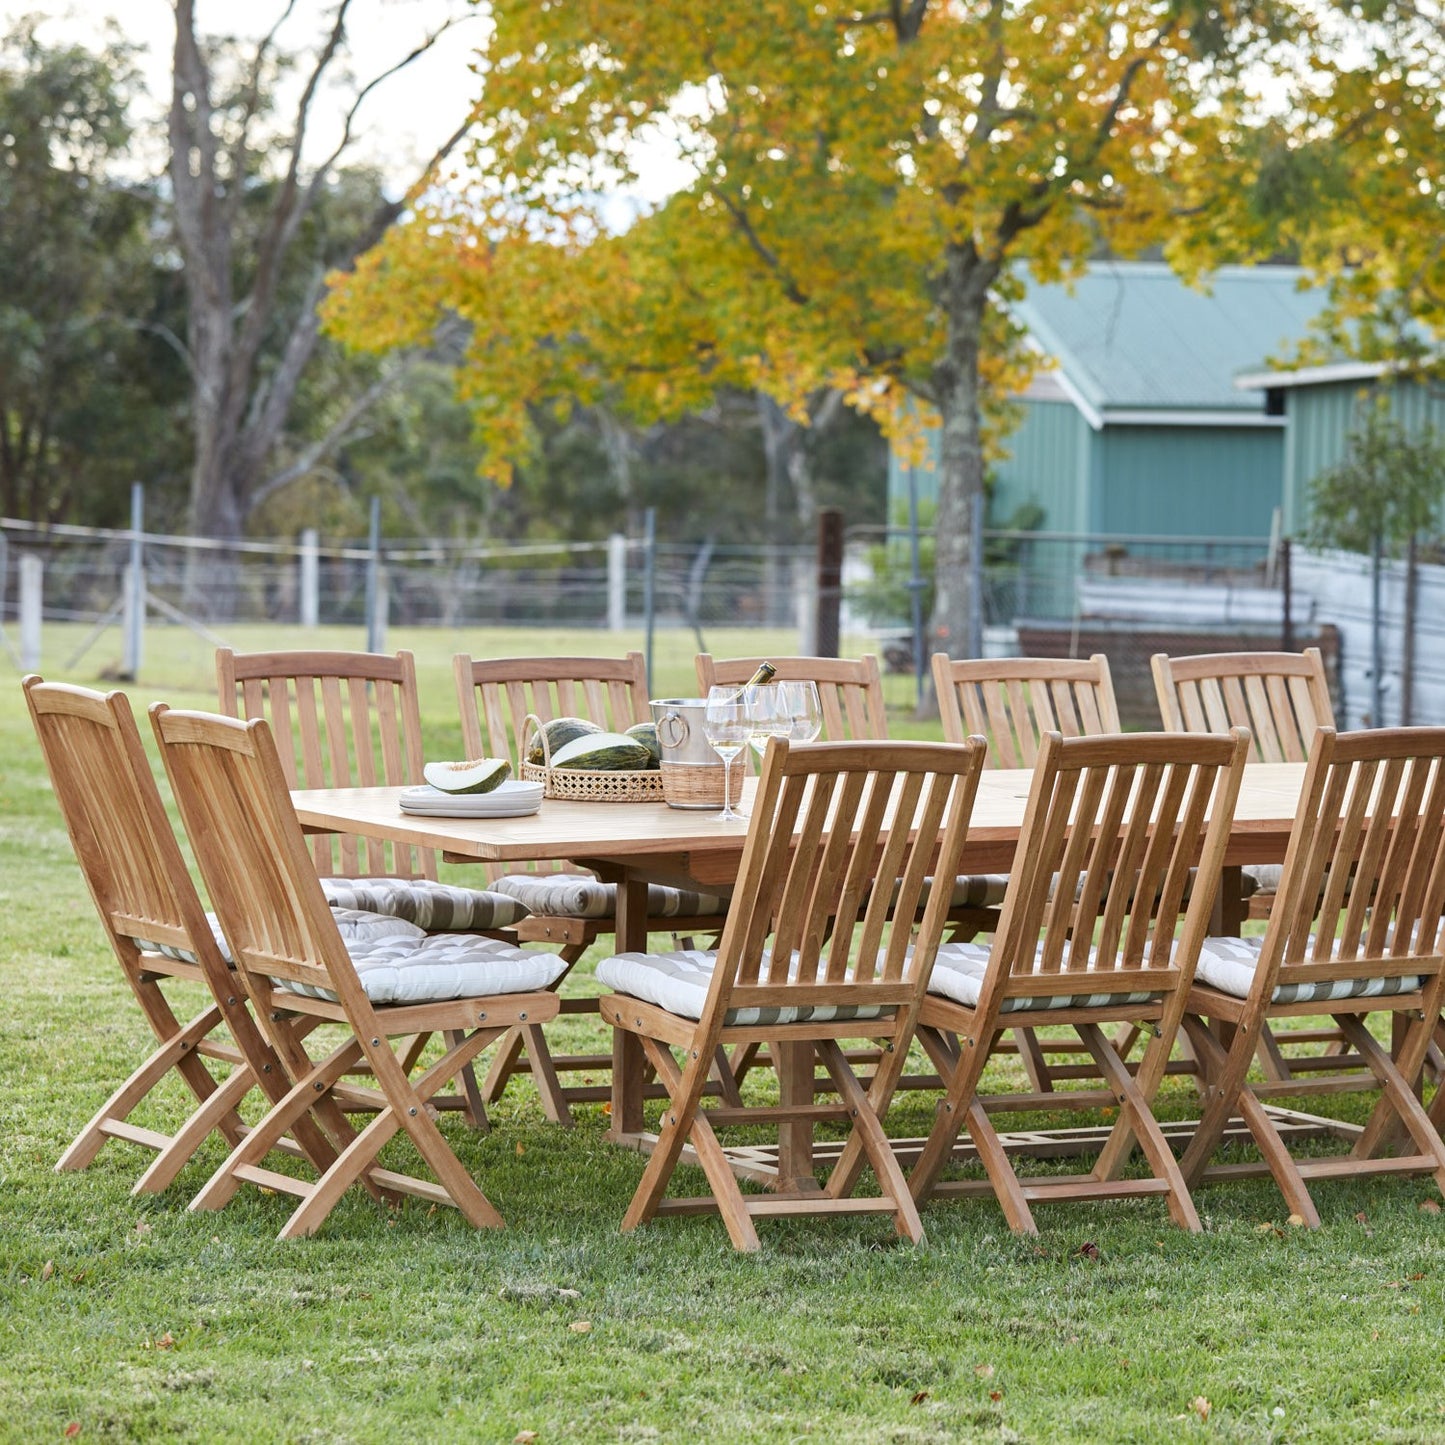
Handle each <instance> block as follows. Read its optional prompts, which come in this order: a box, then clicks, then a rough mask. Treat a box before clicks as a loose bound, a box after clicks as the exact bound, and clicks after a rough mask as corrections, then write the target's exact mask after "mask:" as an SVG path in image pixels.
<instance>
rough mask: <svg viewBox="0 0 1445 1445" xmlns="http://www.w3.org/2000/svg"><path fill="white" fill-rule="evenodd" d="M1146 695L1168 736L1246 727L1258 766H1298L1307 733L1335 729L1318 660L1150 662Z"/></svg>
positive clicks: (1309, 651)
mask: <svg viewBox="0 0 1445 1445" xmlns="http://www.w3.org/2000/svg"><path fill="white" fill-rule="evenodd" d="M1152 666H1153V669H1154V691H1155V692H1156V693H1157V694H1158V697H1159V711H1160V713H1161V714H1162V716H1163V718H1164V726H1165V727H1166V728H1167V729H1168V730H1169V731H1170V732H1184V733H1209V732H1214V733H1217V732H1224V731H1226V730H1227V729H1229V728H1232V727H1246V728H1248V729H1249V730H1250V733H1251V735H1252V736H1253V738H1254V756H1255V760H1256V761H1257V762H1262V763H1299V762H1303V761H1304V760H1305V758H1306V757H1308V756H1309V750H1310V743H1311V741H1312V739H1313V738H1314V735H1315V730H1316V729H1317V728H1321V727H1333V726H1334V725H1335V715H1334V709H1333V708H1332V707H1331V705H1330V689H1329V684H1328V682H1327V681H1326V679H1325V664H1324V659H1323V658H1322V657H1321V656H1320V650H1319V648H1317V647H1307V648H1305V650H1304V651H1303V652H1211V653H1202V654H1200V655H1199V656H1196V657H1168V656H1166V655H1165V654H1164V653H1162V652H1160V653H1156V654H1155V656H1154V658H1153V659H1152Z"/></svg>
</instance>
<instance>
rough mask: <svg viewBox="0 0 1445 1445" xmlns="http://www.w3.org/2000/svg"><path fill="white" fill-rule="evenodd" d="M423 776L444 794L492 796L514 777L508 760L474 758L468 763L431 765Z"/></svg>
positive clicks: (424, 771) (424, 770)
mask: <svg viewBox="0 0 1445 1445" xmlns="http://www.w3.org/2000/svg"><path fill="white" fill-rule="evenodd" d="M422 776H423V777H424V778H425V779H426V780H427V782H429V783H430V784H431V785H432V787H434V788H436V789H438V790H439V791H441V792H443V793H490V792H491V791H492V790H493V789H494V788H500V787H501V786H502V784H503V783H505V782H506V781H507V779H508V778H510V777H511V776H512V765H511V763H509V762H508V761H507V759H506V758H473V759H471V761H470V762H465V763H428V764H427V765H426V767H425V768H423V769H422Z"/></svg>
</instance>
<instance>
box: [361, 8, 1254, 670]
mask: <svg viewBox="0 0 1445 1445" xmlns="http://www.w3.org/2000/svg"><path fill="white" fill-rule="evenodd" d="M493 16H494V21H495V31H494V35H493V37H492V41H491V45H490V50H489V54H488V56H487V57H486V59H485V61H484V63H483V65H482V69H483V72H484V76H485V84H486V92H485V111H486V115H487V117H488V123H487V124H486V125H485V126H484V128H483V131H482V133H481V138H480V141H479V144H478V149H477V151H476V159H477V161H478V164H479V165H480V166H481V167H482V169H483V171H484V173H485V174H484V182H485V187H484V189H483V190H481V191H480V192H479V193H478V194H477V195H476V196H473V197H471V198H469V201H470V204H465V205H464V204H454V205H451V206H449V207H447V208H444V209H439V210H437V211H436V212H434V213H431V214H427V215H425V216H424V217H423V224H421V225H419V226H417V227H408V228H406V229H407V230H408V231H410V232H412V233H413V234H412V235H409V236H407V237H401V236H397V237H396V238H395V239H394V241H393V242H391V243H390V244H389V245H388V247H387V248H386V249H385V251H384V253H383V255H382V256H381V257H378V258H374V260H373V262H372V263H371V265H370V266H369V267H368V269H367V273H366V277H365V279H364V280H362V281H359V282H358V285H357V286H356V287H353V288H349V289H351V290H352V291H353V292H357V291H365V292H366V293H367V294H366V296H365V298H363V297H362V296H360V295H356V294H353V295H352V296H351V297H350V298H348V299H346V300H341V301H338V303H337V305H338V324H339V325H340V326H342V327H343V329H344V330H345V331H346V334H348V335H349V336H350V337H352V338H358V337H365V336H367V335H368V333H370V339H371V342H372V344H395V342H396V341H397V340H399V339H400V338H401V337H404V336H408V335H410V336H411V337H412V338H413V339H414V337H415V335H416V331H415V329H414V328H416V327H418V326H425V325H426V324H428V323H429V319H430V318H431V317H432V316H434V315H435V314H436V310H435V308H437V307H442V306H452V307H455V308H457V309H458V310H459V311H461V312H462V314H463V315H465V316H467V317H468V319H470V320H472V321H473V323H474V325H475V328H476V329H475V340H474V346H473V349H472V351H471V352H470V353H469V355H468V358H467V371H468V380H467V387H468V390H469V393H470V395H471V396H472V398H473V401H474V404H475V406H476V408H477V411H478V414H479V419H480V424H481V426H482V428H483V430H484V431H485V432H486V433H487V435H488V436H489V437H490V439H491V442H492V448H493V456H492V465H493V466H494V467H496V468H497V469H498V470H500V471H504V470H505V467H506V465H507V462H508V460H509V459H510V458H511V457H513V456H515V455H519V454H521V455H524V454H525V451H526V446H527V437H526V427H525V417H526V407H527V405H528V404H529V403H530V402H532V401H534V400H535V399H536V398H537V397H538V396H545V395H548V394H552V393H554V392H556V391H559V390H567V389H574V390H575V389H582V390H586V389H588V388H592V389H598V388H601V387H603V386H604V385H610V386H612V387H614V388H616V389H617V390H618V391H619V392H620V397H619V399H618V400H617V402H616V404H617V405H618V406H620V407H621V408H623V409H624V410H631V411H633V413H634V414H636V415H639V416H644V417H645V416H651V415H659V414H667V413H668V412H675V411H676V409H678V408H680V407H682V406H685V405H687V404H696V403H697V402H698V401H700V400H701V399H703V398H705V397H706V396H708V395H709V394H711V392H712V391H713V390H714V389H715V388H716V387H717V386H718V385H721V384H729V385H736V384H740V383H741V384H745V385H750V386H752V387H756V388H757V389H760V390H762V391H764V392H765V393H767V394H768V395H769V396H771V397H773V398H775V399H776V400H777V401H778V402H779V403H780V404H781V405H782V406H783V407H784V408H785V409H787V410H788V411H789V412H790V413H791V414H792V415H793V416H794V417H795V419H797V420H799V421H802V420H804V419H805V416H806V413H807V410H808V407H809V404H810V401H811V399H812V398H815V397H816V396H817V395H818V394H819V392H820V390H821V391H824V392H826V390H827V389H828V388H836V389H838V390H840V391H841V392H843V394H844V395H845V396H846V397H847V398H848V399H849V400H850V401H851V402H852V403H853V404H854V405H855V406H861V407H863V408H865V409H868V410H871V411H873V412H875V413H876V414H878V415H880V416H881V417H882V418H883V419H884V420H885V422H886V424H887V425H888V426H889V427H890V429H892V430H893V431H894V432H895V433H898V432H902V431H906V429H907V426H908V418H909V417H910V416H911V415H913V413H912V410H911V404H912V403H918V404H921V406H922V407H923V408H924V410H925V412H926V413H929V414H932V415H936V416H937V417H938V419H939V421H940V424H941V428H942V447H941V451H942V457H941V470H940V478H939V511H938V526H937V534H938V566H937V584H938V585H937V603H936V607H935V616H934V626H935V632H936V635H937V636H938V637H939V638H940V640H941V643H942V644H943V645H946V646H950V647H952V648H954V649H961V648H963V647H965V646H967V645H968V641H969V639H970V638H973V639H975V640H976V638H977V628H978V625H979V622H980V619H979V618H978V616H977V615H976V612H977V609H976V606H975V605H974V603H973V601H972V598H971V593H970V578H971V576H972V574H973V567H972V562H973V560H974V547H975V541H974V533H975V530H976V528H977V526H978V524H979V513H980V510H981V507H980V503H981V498H982V486H983V473H984V434H983V416H984V411H985V408H986V406H987V404H988V402H989V400H990V392H991V391H993V390H995V389H998V390H1003V389H1007V386H1008V384H1009V383H1010V382H1011V381H1012V380H1013V379H1015V378H1016V376H1017V374H1018V370H1019V368H1020V366H1021V365H1022V364H1023V359H1022V358H1021V357H1020V356H1019V355H1018V353H1017V349H1016V345H1015V343H1016V342H1017V339H1018V338H1017V337H1016V335H1015V334H1014V333H1013V331H1012V329H1011V327H1010V325H1009V323H1008V321H1007V318H1006V316H1005V315H1004V314H1003V312H1002V311H1001V309H1000V303H1001V302H1006V301H1007V300H1008V299H1009V297H1010V296H1011V295H1013V294H1016V290H1017V287H1018V285H1019V281H1018V277H1017V274H1016V272H1015V271H1014V270H1013V269H1011V263H1013V262H1016V261H1028V262H1030V263H1031V264H1032V265H1033V267H1034V269H1035V271H1036V272H1037V273H1039V274H1041V275H1045V276H1054V275H1057V274H1058V273H1059V272H1060V270H1061V269H1064V268H1066V267H1067V266H1068V265H1069V264H1070V261H1071V259H1075V258H1076V259H1078V260H1082V258H1083V257H1085V256H1086V255H1087V254H1088V253H1089V251H1090V249H1091V247H1092V246H1093V244H1094V243H1095V242H1096V241H1097V239H1098V236H1099V233H1100V230H1102V231H1103V232H1104V234H1105V235H1106V236H1107V239H1108V241H1109V243H1110V244H1111V245H1113V246H1114V247H1115V249H1116V250H1121V251H1127V250H1129V249H1131V248H1134V247H1136V246H1138V245H1140V244H1142V243H1144V242H1146V241H1150V240H1155V239H1159V238H1160V237H1162V236H1164V235H1165V234H1168V233H1169V232H1170V231H1171V230H1172V229H1173V228H1175V227H1176V226H1177V225H1178V223H1177V222H1175V221H1172V220H1171V219H1170V208H1171V205H1172V204H1173V202H1174V200H1175V198H1176V195H1177V191H1176V187H1175V180H1176V175H1175V173H1176V171H1181V170H1182V169H1183V168H1184V165H1183V163H1184V161H1185V160H1187V158H1188V157H1189V156H1191V155H1197V154H1200V153H1201V152H1202V151H1203V150H1204V149H1205V148H1207V146H1208V144H1209V133H1210V130H1211V128H1212V126H1213V125H1214V124H1215V123H1216V121H1217V120H1218V118H1219V117H1220V116H1221V115H1222V114H1224V112H1223V111H1222V110H1221V109H1220V108H1219V107H1218V106H1214V107H1210V106H1202V105H1201V101H1204V100H1206V99H1211V98H1212V99H1215V100H1217V99H1218V98H1219V97H1220V96H1221V95H1223V94H1224V93H1225V92H1227V91H1228V89H1229V88H1230V87H1231V86H1232V85H1233V83H1234V80H1235V76H1236V74H1237V73H1238V71H1239V69H1240V67H1241V66H1242V65H1243V64H1244V63H1246V62H1247V61H1249V60H1251V59H1253V58H1254V55H1255V52H1256V50H1257V48H1258V47H1259V46H1260V45H1262V44H1263V43H1264V41H1265V39H1266V36H1265V32H1264V30H1263V29H1262V26H1261V24H1260V17H1259V16H1258V15H1257V14H1256V12H1255V10H1254V9H1253V8H1252V7H1251V6H1249V5H1247V4H1242V5H1237V4H1233V3H1229V4H1222V5H1210V4H1193V3H1171V4H1163V3H1124V4H1120V5H1111V6H1107V7H1094V6H1073V5H1062V6H1061V5H1050V6H1049V7H1047V9H1045V8H1044V7H1040V6H1033V5H1021V4H1013V3H1008V0H973V3H964V0H893V3H890V4H886V5H881V6H877V7H873V8H871V9H870V8H863V7H854V6H851V5H839V4H826V5H824V4H813V3H804V0H760V3H758V4H755V5H753V6H751V7H747V8H745V9H740V8H738V7H737V6H734V5H730V4H723V3H720V0H711V3H704V4H697V5H691V6H685V7H683V6H664V5H655V6H646V7H640V6H638V5H636V4H635V3H632V0H587V3H575V4H567V5H537V4H535V3H533V0H497V3H496V4H494V6H493ZM1206 112H1207V115H1206ZM660 134H661V135H666V136H675V137H676V138H677V144H678V146H679V148H680V150H681V153H682V155H683V157H684V159H685V160H686V161H687V162H688V163H689V164H690V165H691V167H692V170H693V174H694V177H695V178H694V179H693V180H692V182H691V184H689V185H687V186H685V187H684V188H683V189H682V190H680V191H679V192H678V193H676V194H675V195H674V196H672V198H671V199H670V200H669V201H668V202H667V203H666V204H665V205H663V206H662V207H661V208H660V209H659V210H657V211H656V212H655V213H653V214H651V215H648V216H645V217H643V218H642V219H640V220H638V221H636V222H635V223H634V224H632V225H631V226H630V227H629V228H628V229H627V230H626V231H625V232H624V233H623V234H621V235H615V234H612V233H611V232H610V231H609V228H608V224H607V222H608V220H609V219H610V215H609V213H608V212H607V211H606V210H605V209H604V207H603V206H602V204H601V203H600V202H599V199H598V198H599V197H601V196H604V195H607V194H609V193H615V192H616V190H617V189H618V187H619V186H621V187H626V186H628V185H629V184H632V183H634V182H635V181H636V180H637V173H638V170H639V168H640V167H642V166H644V165H645V164H646V161H645V157H646V155H647V154H649V151H648V149H647V145H646V143H647V142H648V141H649V139H651V140H653V141H655V139H656V137H657V136H658V135H660ZM486 187H489V188H486ZM381 288H386V289H387V291H389V293H390V294H389V295H383V294H382V290H381ZM407 307H410V308H412V315H411V316H410V317H409V318H408V317H404V316H402V315H400V314H399V313H400V311H401V309H402V308H407ZM914 424H915V425H916V422H915V423H914Z"/></svg>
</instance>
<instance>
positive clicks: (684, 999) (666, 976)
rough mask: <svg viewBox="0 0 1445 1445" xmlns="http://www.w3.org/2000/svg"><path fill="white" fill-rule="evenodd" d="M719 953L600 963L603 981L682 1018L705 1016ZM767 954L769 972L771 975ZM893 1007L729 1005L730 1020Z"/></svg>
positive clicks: (621, 957) (870, 1015) (852, 1013)
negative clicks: (703, 1014)
mask: <svg viewBox="0 0 1445 1445" xmlns="http://www.w3.org/2000/svg"><path fill="white" fill-rule="evenodd" d="M716 964H717V954H716V953H715V952H713V951H712V950H710V949H707V950H705V949H701V948H684V949H679V950H677V951H676V952H675V953H619V954H615V955H614V956H613V957H611V958H604V959H603V960H602V962H601V963H599V964H598V965H597V981H598V982H599V983H605V984H606V985H607V986H608V988H614V989H616V990H617V992H618V993H625V994H630V995H631V996H632V997H633V998H640V999H642V1000H643V1002H644V1003H651V1004H656V1005H657V1006H658V1008H665V1009H666V1010H667V1011H668V1013H671V1014H677V1015H678V1016H679V1017H680V1018H685V1019H700V1018H701V1017H702V1007H703V1004H704V1003H705V1002H706V1000H707V990H708V985H709V984H710V983H711V982H712V973H713V968H714V966H715V965H716ZM767 967H768V965H767V961H766V956H765V959H764V963H763V969H762V972H763V976H764V977H766V975H767ZM892 1012H893V1010H892V1009H891V1008H881V1007H877V1006H874V1005H867V1006H863V1007H852V1006H849V1005H841V1006H839V1005H819V1006H816V1007H815V1006H813V1005H809V1004H804V1005H802V1006H801V1007H797V1006H791V1005H790V1006H788V1007H785V1008H741V1009H729V1010H728V1012H727V1014H726V1016H725V1020H724V1021H725V1022H726V1023H728V1024H730V1025H731V1024H744V1025H751V1024H795V1023H810V1022H811V1023H824V1022H827V1021H828V1020H830V1019H876V1018H882V1017H883V1016H884V1015H887V1014H891V1013H892Z"/></svg>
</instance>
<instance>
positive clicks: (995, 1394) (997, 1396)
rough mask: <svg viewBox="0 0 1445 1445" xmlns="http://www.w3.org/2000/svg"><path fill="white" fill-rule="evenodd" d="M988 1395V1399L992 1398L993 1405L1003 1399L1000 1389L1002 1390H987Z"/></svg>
mask: <svg viewBox="0 0 1445 1445" xmlns="http://www.w3.org/2000/svg"><path fill="white" fill-rule="evenodd" d="M988 1397H989V1399H990V1400H992V1401H993V1402H994V1404H995V1405H997V1404H998V1402H999V1401H1000V1400H1002V1399H1003V1391H1002V1390H990V1391H989V1392H988Z"/></svg>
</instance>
